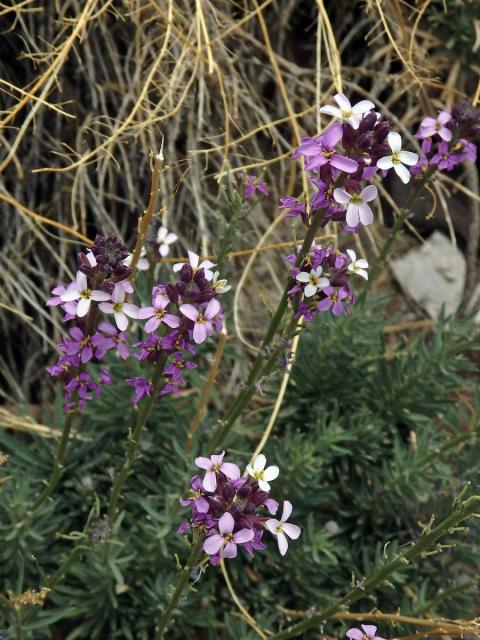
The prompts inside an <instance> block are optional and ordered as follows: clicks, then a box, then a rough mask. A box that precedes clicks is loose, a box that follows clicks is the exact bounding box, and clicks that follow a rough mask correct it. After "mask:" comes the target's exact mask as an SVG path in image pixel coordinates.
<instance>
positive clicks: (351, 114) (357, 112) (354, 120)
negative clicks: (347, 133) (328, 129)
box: [320, 93, 375, 129]
mask: <svg viewBox="0 0 480 640" xmlns="http://www.w3.org/2000/svg"><path fill="white" fill-rule="evenodd" d="M333 99H334V100H335V102H336V103H337V104H338V107H340V108H338V107H333V106H331V105H326V106H325V107H321V109H320V113H327V114H328V115H329V116H335V118H340V119H341V120H345V121H346V122H348V123H350V124H351V125H352V127H353V128H354V129H358V126H359V124H360V120H361V119H362V116H363V115H364V114H365V113H368V112H369V111H371V110H372V109H374V108H375V105H374V104H373V102H371V101H370V100H360V102H357V104H355V105H354V106H353V107H352V105H351V104H350V100H349V99H348V98H347V96H345V95H343V93H336V94H335V95H334V96H333Z"/></svg>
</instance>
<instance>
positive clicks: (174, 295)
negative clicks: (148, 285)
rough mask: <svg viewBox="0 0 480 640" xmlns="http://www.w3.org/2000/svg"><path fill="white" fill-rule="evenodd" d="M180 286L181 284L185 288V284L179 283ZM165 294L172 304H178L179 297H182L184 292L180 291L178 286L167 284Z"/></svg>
mask: <svg viewBox="0 0 480 640" xmlns="http://www.w3.org/2000/svg"><path fill="white" fill-rule="evenodd" d="M179 284H181V285H182V286H185V285H184V284H183V282H182V283H179ZM165 293H166V294H167V297H168V299H169V300H170V302H173V303H174V304H176V303H177V302H178V295H179V294H180V295H181V294H182V291H179V290H178V285H177V287H175V286H174V285H172V284H166V285H165Z"/></svg>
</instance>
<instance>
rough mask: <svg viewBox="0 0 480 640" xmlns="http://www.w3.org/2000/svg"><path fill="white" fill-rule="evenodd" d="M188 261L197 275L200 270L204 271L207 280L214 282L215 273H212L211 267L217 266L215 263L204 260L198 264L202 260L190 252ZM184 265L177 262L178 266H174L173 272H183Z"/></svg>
mask: <svg viewBox="0 0 480 640" xmlns="http://www.w3.org/2000/svg"><path fill="white" fill-rule="evenodd" d="M188 261H189V263H190V266H191V267H192V269H193V273H196V272H197V271H198V270H199V269H203V272H204V275H205V279H206V280H209V281H210V280H213V271H210V269H211V267H214V266H215V263H214V262H210V260H203V261H202V262H200V264H198V263H199V261H200V258H199V256H198V255H197V254H196V253H193V251H189V252H188ZM184 264H185V263H184V262H177V263H176V264H174V265H173V270H174V271H175V273H177V272H178V271H181V270H182V268H183V265H184Z"/></svg>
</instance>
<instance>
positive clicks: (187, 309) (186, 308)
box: [179, 304, 200, 322]
mask: <svg viewBox="0 0 480 640" xmlns="http://www.w3.org/2000/svg"><path fill="white" fill-rule="evenodd" d="M179 309H180V312H181V313H183V315H184V316H186V317H187V318H189V319H190V320H193V321H194V322H195V320H198V316H199V315H200V314H199V313H198V311H197V309H196V308H195V307H194V306H193V304H181V305H180V307H179Z"/></svg>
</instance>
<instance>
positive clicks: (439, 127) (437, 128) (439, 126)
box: [435, 122, 442, 131]
mask: <svg viewBox="0 0 480 640" xmlns="http://www.w3.org/2000/svg"><path fill="white" fill-rule="evenodd" d="M441 128H442V125H441V124H439V123H438V122H437V123H436V125H435V131H440V129H441Z"/></svg>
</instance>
